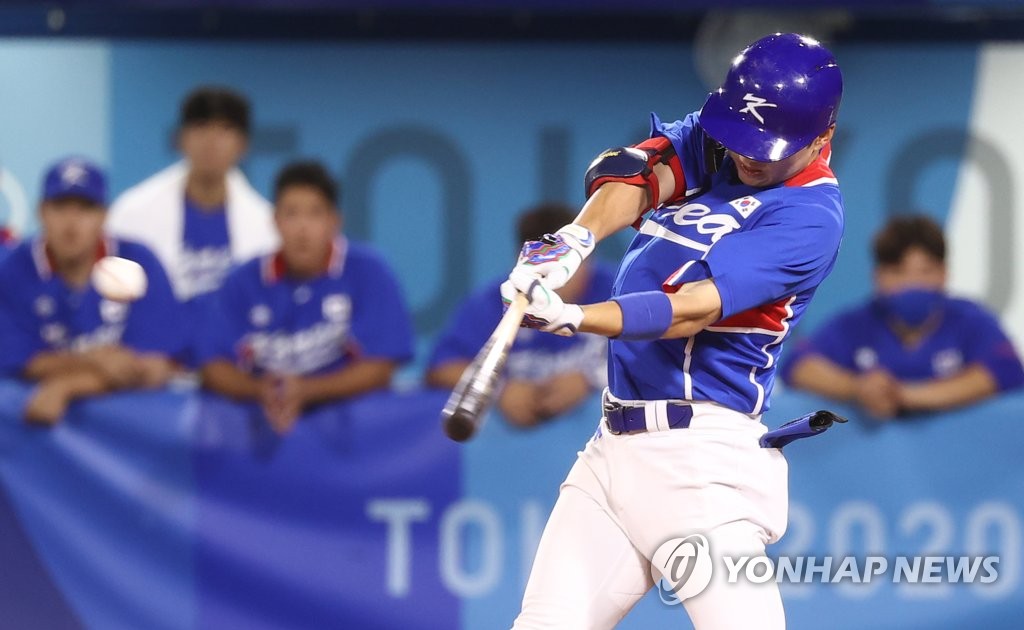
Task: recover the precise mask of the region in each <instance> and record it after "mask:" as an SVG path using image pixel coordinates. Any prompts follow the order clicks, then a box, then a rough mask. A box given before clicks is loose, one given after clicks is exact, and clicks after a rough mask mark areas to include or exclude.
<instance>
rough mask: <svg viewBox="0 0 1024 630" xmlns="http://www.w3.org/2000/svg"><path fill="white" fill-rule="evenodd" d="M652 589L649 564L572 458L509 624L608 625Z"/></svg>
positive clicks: (564, 629)
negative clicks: (520, 603)
mask: <svg viewBox="0 0 1024 630" xmlns="http://www.w3.org/2000/svg"><path fill="white" fill-rule="evenodd" d="M652 586H653V580H652V579H651V576H650V565H649V563H648V561H647V560H646V559H645V558H644V556H643V554H641V553H640V552H639V551H637V549H636V548H635V547H634V546H633V544H632V543H630V541H629V539H628V538H627V537H626V535H625V534H624V533H623V531H622V529H621V527H620V526H619V524H618V523H617V522H616V521H615V519H614V518H613V517H612V516H611V515H610V513H609V511H608V510H607V506H606V504H605V502H604V499H603V491H602V489H601V488H600V484H599V483H598V482H597V478H596V477H595V475H594V473H593V472H592V471H591V470H590V469H589V468H588V467H587V466H586V465H585V464H583V463H582V462H581V461H577V462H576V465H575V466H574V467H573V469H572V471H571V472H570V473H569V477H568V478H567V479H566V483H565V484H563V485H562V490H561V492H560V494H559V497H558V501H557V502H556V504H555V508H554V510H553V511H552V512H551V516H550V518H549V519H548V523H547V525H546V526H545V528H544V534H543V535H542V536H541V540H540V545H539V546H538V548H537V556H536V558H535V559H534V562H533V569H532V570H531V572H530V579H529V582H528V583H527V585H526V594H525V595H524V597H523V609H522V612H521V613H520V614H519V617H518V618H517V619H516V621H515V625H514V628H516V629H517V630H526V629H528V628H529V629H538V628H545V629H557V630H574V629H579V630H600V629H603V628H613V627H615V625H616V624H617V623H618V622H619V621H620V620H621V619H622V618H623V617H624V616H625V615H626V613H628V612H629V611H630V609H631V608H632V607H633V606H634V605H635V604H636V602H637V601H639V599H640V598H641V597H642V596H643V595H644V594H645V593H646V592H647V591H648V590H650V588H651V587H652Z"/></svg>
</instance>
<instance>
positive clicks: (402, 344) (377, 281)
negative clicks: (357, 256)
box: [352, 258, 413, 362]
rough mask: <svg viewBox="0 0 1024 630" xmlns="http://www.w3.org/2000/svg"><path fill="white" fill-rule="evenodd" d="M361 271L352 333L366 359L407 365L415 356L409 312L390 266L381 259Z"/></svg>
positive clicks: (353, 301)
mask: <svg viewBox="0 0 1024 630" xmlns="http://www.w3.org/2000/svg"><path fill="white" fill-rule="evenodd" d="M366 267H367V268H366V269H360V270H359V278H360V284H359V291H358V294H357V295H355V296H353V299H352V311H353V313H352V334H353V336H354V337H355V341H356V343H357V344H358V346H359V348H360V351H361V352H360V354H361V356H363V357H373V358H379V359H393V360H394V361H397V362H405V361H408V360H409V359H411V358H412V356H413V328H412V318H411V317H410V315H409V309H408V307H407V306H406V304H405V299H404V298H403V297H402V291H401V289H400V288H399V285H398V281H397V280H396V279H395V275H394V273H393V272H392V271H391V269H390V267H388V265H387V264H386V263H385V262H384V261H383V260H382V259H379V258H373V259H369V260H368V261H367V265H366Z"/></svg>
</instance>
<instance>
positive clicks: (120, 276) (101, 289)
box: [92, 256, 148, 302]
mask: <svg viewBox="0 0 1024 630" xmlns="http://www.w3.org/2000/svg"><path fill="white" fill-rule="evenodd" d="M92 285H93V286H94V287H96V291H97V292H98V293H99V294H100V295H102V296H103V297H105V298H107V299H108V300H113V301H115V302H134V301H135V300H137V299H139V298H140V297H142V296H143V295H145V294H146V286H147V285H148V281H147V280H146V272H145V270H143V268H142V266H141V265H140V264H139V263H137V262H135V261H134V260H128V259H127V258H119V257H117V256H106V257H105V258H101V259H99V260H98V261H96V264H95V265H93V267H92Z"/></svg>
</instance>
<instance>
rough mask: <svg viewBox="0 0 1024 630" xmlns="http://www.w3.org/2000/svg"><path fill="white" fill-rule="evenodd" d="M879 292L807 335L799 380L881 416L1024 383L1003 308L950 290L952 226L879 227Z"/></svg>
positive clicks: (907, 222)
mask: <svg viewBox="0 0 1024 630" xmlns="http://www.w3.org/2000/svg"><path fill="white" fill-rule="evenodd" d="M874 255H875V289H876V293H875V296H874V297H873V298H872V299H871V300H870V301H869V302H868V303H867V304H864V305H862V306H859V307H856V308H854V309H851V310H849V311H846V312H844V313H842V314H840V315H839V316H837V317H836V318H834V319H833V320H831V321H829V322H827V323H826V324H825V325H824V326H822V327H821V328H820V329H819V330H818V331H817V333H815V334H814V335H813V336H812V337H810V338H809V339H806V340H804V341H803V342H801V343H800V344H799V345H797V347H796V351H795V352H794V353H793V355H792V356H790V357H789V360H788V361H784V362H783V378H784V379H785V380H786V382H787V383H789V384H790V385H792V386H794V387H798V388H801V389H806V390H809V391H812V392H815V393H817V394H821V395H823V396H827V397H830V398H836V399H839V400H845V401H849V402H854V403H857V404H859V405H860V406H861V407H863V408H864V410H865V411H867V412H868V413H869V414H871V415H872V416H874V417H876V418H880V419H885V418H891V417H893V416H895V415H897V414H900V413H912V412H920V411H939V410H943V409H949V408H953V407H958V406H961V405H966V404H970V403H973V402H976V401H979V400H982V399H984V398H987V397H989V396H992V395H993V394H996V393H997V392H1001V391H1005V390H1008V389H1012V388H1014V387H1019V386H1020V385H1022V384H1024V369H1022V368H1021V363H1020V360H1019V358H1018V357H1017V353H1016V351H1015V350H1014V347H1013V344H1012V342H1011V341H1010V340H1009V339H1008V338H1007V336H1006V334H1005V333H1004V332H1003V331H1002V329H1001V328H1000V326H999V322H998V321H997V320H996V318H995V317H994V316H993V315H992V314H991V313H989V312H988V311H986V310H985V309H984V308H983V307H982V306H980V305H978V304H976V303H974V302H971V301H968V300H963V299H958V298H953V297H950V296H949V295H947V294H946V291H945V287H946V262H945V261H946V244H945V239H944V238H943V234H942V228H941V227H939V225H937V224H936V223H935V222H934V221H932V220H931V219H929V218H927V217H923V216H907V217H899V218H896V219H893V220H891V221H890V222H889V223H888V224H887V225H886V226H885V227H884V228H883V229H882V230H881V231H880V232H879V233H878V234H877V236H876V237H875V243H874Z"/></svg>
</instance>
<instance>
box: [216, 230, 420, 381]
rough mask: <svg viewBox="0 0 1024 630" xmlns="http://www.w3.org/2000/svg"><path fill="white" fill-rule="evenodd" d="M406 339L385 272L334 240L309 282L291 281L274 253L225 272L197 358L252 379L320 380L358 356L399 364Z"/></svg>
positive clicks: (394, 289)
mask: <svg viewBox="0 0 1024 630" xmlns="http://www.w3.org/2000/svg"><path fill="white" fill-rule="evenodd" d="M412 336H413V332H412V322H411V319H410V317H409V312H408V309H407V308H406V305H405V302H404V300H403V299H402V295H401V291H400V290H399V286H398V282H397V281H396V280H395V277H394V274H393V273H392V272H391V269H390V268H389V267H388V266H387V264H386V263H385V262H384V260H383V259H382V258H381V257H380V256H379V255H378V254H377V253H376V252H374V251H373V250H371V249H370V248H368V247H367V246H364V245H360V244H357V243H352V242H350V241H347V240H346V239H338V240H336V241H335V243H334V245H333V247H332V252H331V256H330V260H329V261H328V263H327V265H326V267H325V271H324V273H323V274H321V275H319V276H317V277H315V278H312V279H305V280H298V279H294V278H290V277H289V276H288V275H287V274H286V273H285V266H284V262H283V260H282V258H281V255H280V253H278V254H272V255H268V256H262V257H259V258H256V259H253V260H251V261H249V262H247V263H245V264H243V265H242V266H240V267H238V268H237V269H235V270H234V271H232V272H231V273H230V274H229V275H228V278H227V280H225V282H224V286H223V287H221V289H220V290H219V291H218V292H217V293H216V295H215V296H214V299H213V304H212V309H211V315H210V318H209V321H208V324H207V326H205V328H204V330H203V331H202V333H201V334H200V337H201V339H200V343H199V347H198V348H197V355H198V356H197V359H198V362H199V364H200V365H202V364H206V363H209V362H210V361H212V360H215V359H226V360H228V361H231V362H233V363H235V364H236V365H238V366H239V367H240V368H242V369H244V370H247V371H250V372H252V373H256V374H260V373H265V372H270V373H276V374H301V375H309V374H322V373H325V372H331V371H334V370H337V369H340V368H342V367H345V366H346V365H348V364H350V363H351V362H352V361H353V360H355V359H357V358H359V357H366V358H378V359H391V360H394V361H396V362H403V361H406V360H408V359H410V358H411V357H412V354H413V347H412V343H413V342H412Z"/></svg>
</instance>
